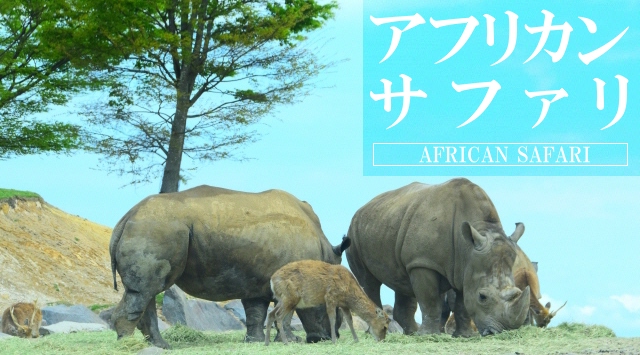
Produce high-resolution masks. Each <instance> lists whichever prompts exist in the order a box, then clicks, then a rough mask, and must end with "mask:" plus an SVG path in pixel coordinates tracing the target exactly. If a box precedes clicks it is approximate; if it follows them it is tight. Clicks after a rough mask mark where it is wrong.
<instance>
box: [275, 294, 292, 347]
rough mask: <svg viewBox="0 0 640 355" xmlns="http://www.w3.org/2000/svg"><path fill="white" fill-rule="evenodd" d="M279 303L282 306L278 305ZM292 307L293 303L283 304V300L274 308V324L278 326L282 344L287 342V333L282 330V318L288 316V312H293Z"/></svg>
mask: <svg viewBox="0 0 640 355" xmlns="http://www.w3.org/2000/svg"><path fill="white" fill-rule="evenodd" d="M281 304H282V306H280V305H281ZM294 309H295V305H289V304H285V303H284V302H279V303H278V304H277V305H276V307H275V308H274V311H275V312H276V325H277V326H278V330H279V331H280V338H281V339H282V343H283V344H284V345H287V344H288V341H287V334H286V333H285V332H284V319H285V318H287V317H288V316H289V313H293V310H294Z"/></svg>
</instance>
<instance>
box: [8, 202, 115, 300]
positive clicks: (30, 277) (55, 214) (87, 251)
mask: <svg viewBox="0 0 640 355" xmlns="http://www.w3.org/2000/svg"><path fill="white" fill-rule="evenodd" d="M110 237H111V228H108V227H105V226H102V225H99V224H96V223H93V222H91V221H88V220H86V219H84V218H81V217H78V216H73V215H70V214H67V213H65V212H63V211H61V210H59V209H57V208H55V207H54V206H51V205H49V204H47V203H46V202H44V201H42V200H40V199H37V198H34V199H16V198H12V199H5V200H0V267H1V270H2V271H1V272H0V309H4V308H6V307H7V306H8V305H9V304H11V303H13V302H17V301H33V300H34V299H36V298H37V299H38V303H39V304H40V305H43V304H44V303H49V302H57V301H61V302H69V303H73V304H84V305H87V306H88V305H91V304H104V303H116V302H117V301H118V300H119V299H120V297H121V294H119V293H116V292H115V291H114V290H113V281H112V276H111V266H110V261H109V252H108V246H109V239H110Z"/></svg>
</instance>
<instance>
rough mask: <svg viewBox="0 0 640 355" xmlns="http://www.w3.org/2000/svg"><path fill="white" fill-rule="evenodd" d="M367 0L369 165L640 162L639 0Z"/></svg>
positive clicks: (568, 168)
mask: <svg viewBox="0 0 640 355" xmlns="http://www.w3.org/2000/svg"><path fill="white" fill-rule="evenodd" d="M363 3H364V8H363V16H364V19H363V26H364V28H363V36H364V37H363V44H364V45H363V49H364V53H363V71H364V72H363V114H364V117H363V170H364V174H365V175H640V159H639V158H640V100H638V98H639V97H640V85H639V83H640V41H639V40H638V39H639V38H640V24H639V23H638V21H637V19H638V18H640V2H638V3H634V2H629V1H617V0H611V1H589V2H585V1H578V0H566V1H549V0H540V1H535V2H513V1H488V0H478V1H462V2H460V1H455V2H451V1H448V0H432V1H423V0H396V1H371V0H365V1H364V2H363ZM440 142H442V143H440ZM502 142H506V143H502Z"/></svg>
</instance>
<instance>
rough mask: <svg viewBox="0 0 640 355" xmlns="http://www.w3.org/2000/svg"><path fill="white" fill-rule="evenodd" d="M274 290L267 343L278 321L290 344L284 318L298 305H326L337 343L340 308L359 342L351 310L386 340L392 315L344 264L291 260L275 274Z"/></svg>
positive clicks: (272, 284)
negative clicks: (377, 304)
mask: <svg viewBox="0 0 640 355" xmlns="http://www.w3.org/2000/svg"><path fill="white" fill-rule="evenodd" d="M271 291H273V294H274V297H275V298H276V300H277V301H278V304H277V305H276V306H275V308H274V309H273V310H272V311H271V312H270V313H269V318H268V319H267V335H266V337H265V345H269V340H270V332H271V325H272V324H273V321H274V320H276V321H277V325H278V329H279V330H280V336H281V337H282V342H283V343H284V344H285V345H286V344H287V337H286V335H285V332H284V329H283V321H284V319H291V318H290V317H289V315H290V314H292V313H293V311H294V310H295V309H296V308H310V307H315V306H319V305H322V304H324V305H326V307H327V315H328V316H329V322H330V324H331V340H332V341H333V343H334V344H335V342H336V330H335V323H336V307H340V308H341V309H342V314H344V318H345V319H346V321H347V324H349V328H350V329H351V334H352V335H353V339H354V340H355V341H358V336H357V335H356V331H355V329H353V319H352V318H351V310H353V311H354V312H355V313H356V314H357V315H358V316H360V318H362V319H363V320H364V321H365V322H367V324H369V327H370V330H371V334H373V336H374V338H375V339H376V340H377V341H380V340H384V338H385V336H386V335H387V328H388V327H389V317H388V316H387V314H386V313H384V311H383V310H382V309H380V308H378V307H376V305H375V304H374V303H373V301H371V300H370V299H369V298H368V297H367V295H366V294H365V293H364V290H363V289H362V287H360V284H358V281H356V278H355V277H354V276H353V274H351V272H349V270H347V268H345V267H344V266H342V265H332V264H329V263H325V262H323V261H317V260H302V261H296V262H292V263H289V264H287V265H285V266H283V267H282V268H280V270H278V271H276V272H275V273H274V274H273V276H271Z"/></svg>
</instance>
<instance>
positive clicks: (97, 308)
mask: <svg viewBox="0 0 640 355" xmlns="http://www.w3.org/2000/svg"><path fill="white" fill-rule="evenodd" d="M113 306H115V305H114V304H92V305H91V306H89V309H90V310H91V311H92V312H94V313H100V312H101V311H104V310H105V309H109V308H111V307H113Z"/></svg>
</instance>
